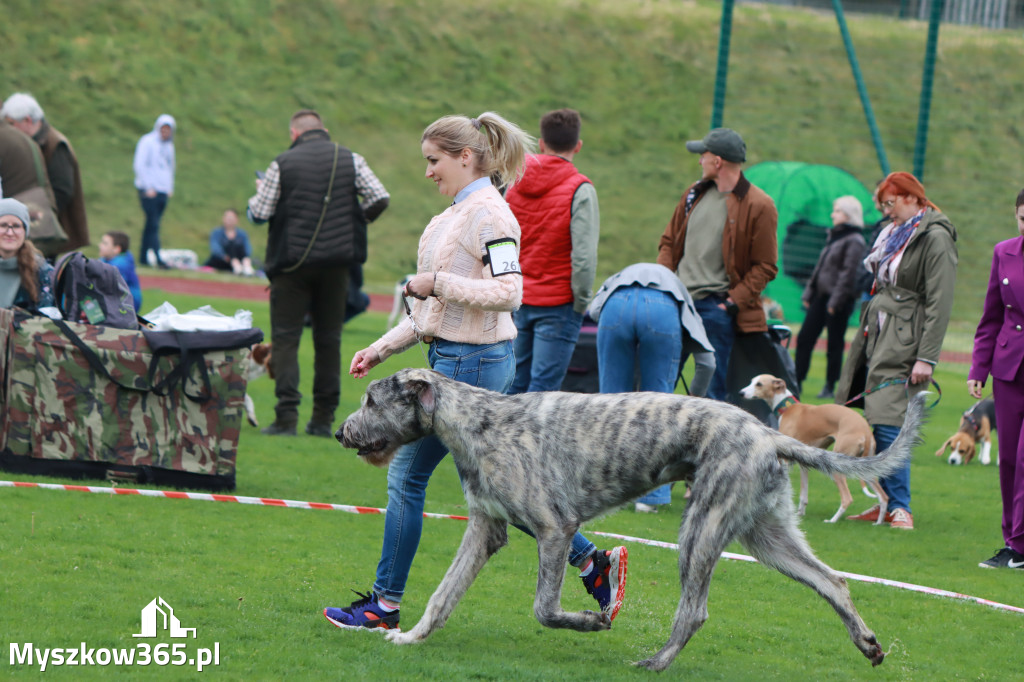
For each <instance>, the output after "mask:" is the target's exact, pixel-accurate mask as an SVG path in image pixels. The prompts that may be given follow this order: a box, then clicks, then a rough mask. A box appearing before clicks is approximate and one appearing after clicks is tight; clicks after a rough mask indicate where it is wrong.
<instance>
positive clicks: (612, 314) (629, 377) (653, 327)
mask: <svg viewBox="0 0 1024 682" xmlns="http://www.w3.org/2000/svg"><path fill="white" fill-rule="evenodd" d="M682 352H683V327H682V324H681V323H680V321H679V303H678V302H677V301H676V300H675V299H674V298H673V297H672V296H671V295H670V294H667V293H665V292H664V291H658V290H657V289H648V288H646V287H642V286H640V285H638V284H635V285H633V286H630V287H623V288H621V289H616V290H615V291H614V292H613V293H612V294H611V296H609V297H608V300H607V301H606V302H605V304H604V307H603V308H602V309H601V317H600V319H599V320H598V323H597V366H598V370H599V382H600V386H601V393H625V392H627V391H633V390H640V391H657V392H659V393H672V392H673V391H675V385H676V376H677V375H678V374H679V358H680V357H681V356H682ZM637 367H639V370H640V383H639V386H637V385H636V383H635V374H634V373H635V371H636V368H637ZM671 490H672V489H671V487H670V486H669V485H663V486H659V487H658V488H655V489H654V490H652V491H651V492H649V493H647V494H646V495H644V496H643V497H641V498H640V499H639V500H638V502H642V503H644V504H651V505H654V504H668V503H669V502H670V501H671V494H670V493H671Z"/></svg>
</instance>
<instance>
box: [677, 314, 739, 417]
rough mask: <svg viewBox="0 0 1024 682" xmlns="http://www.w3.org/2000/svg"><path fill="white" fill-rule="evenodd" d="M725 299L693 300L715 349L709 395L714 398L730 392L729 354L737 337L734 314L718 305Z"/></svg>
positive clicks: (723, 398)
mask: <svg viewBox="0 0 1024 682" xmlns="http://www.w3.org/2000/svg"><path fill="white" fill-rule="evenodd" d="M724 301H725V299H724V298H719V297H717V296H708V297H706V298H702V299H700V300H699V301H694V302H693V306H694V307H695V308H696V309H697V314H698V315H700V319H701V321H703V322H704V331H705V332H707V335H708V341H710V342H711V347H712V348H713V349H714V350H715V363H716V365H715V375H714V376H713V377H711V385H710V386H709V387H708V395H707V397H708V398H712V399H714V400H725V399H726V396H728V394H729V389H728V385H727V381H728V377H729V354H730V353H732V343H733V340H735V338H736V331H735V329H734V327H733V320H732V316H731V315H729V313H727V312H726V311H724V310H722V309H721V308H719V307H718V304H719V303H722V302H724ZM687 357H688V356H687ZM683 363H684V364H685V363H686V358H683Z"/></svg>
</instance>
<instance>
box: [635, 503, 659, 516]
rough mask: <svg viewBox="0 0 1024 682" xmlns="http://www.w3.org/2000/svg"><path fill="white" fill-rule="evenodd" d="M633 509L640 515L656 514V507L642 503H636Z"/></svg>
mask: <svg viewBox="0 0 1024 682" xmlns="http://www.w3.org/2000/svg"><path fill="white" fill-rule="evenodd" d="M634 509H636V511H638V512H640V513H641V514H656V513H657V512H658V507H657V506H656V505H653V504H644V503H643V502H637V503H636V506H635V507H634Z"/></svg>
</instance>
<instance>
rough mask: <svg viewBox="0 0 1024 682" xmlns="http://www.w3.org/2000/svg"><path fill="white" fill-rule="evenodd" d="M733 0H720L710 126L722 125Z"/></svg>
mask: <svg viewBox="0 0 1024 682" xmlns="http://www.w3.org/2000/svg"><path fill="white" fill-rule="evenodd" d="M733 4H734V0H722V22H721V24H720V25H719V30H718V69H717V72H716V73H715V99H714V104H713V105H712V110H711V127H712V128H721V127H722V112H723V111H724V110H725V81H726V78H727V77H728V75H729V40H730V39H731V37H732V8H733Z"/></svg>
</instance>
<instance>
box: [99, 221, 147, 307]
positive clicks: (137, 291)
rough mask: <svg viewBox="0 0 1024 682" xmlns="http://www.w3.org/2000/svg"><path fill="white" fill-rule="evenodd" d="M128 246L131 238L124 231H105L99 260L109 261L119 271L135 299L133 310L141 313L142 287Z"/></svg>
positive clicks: (101, 240)
mask: <svg viewBox="0 0 1024 682" xmlns="http://www.w3.org/2000/svg"><path fill="white" fill-rule="evenodd" d="M130 246H131V240H130V238H129V237H128V235H126V234H125V233H124V232H118V231H116V230H113V231H110V232H107V233H105V234H104V235H103V237H102V238H101V239H100V247H99V248H100V260H101V261H103V262H104V263H110V264H111V265H113V266H115V267H116V268H117V269H118V271H120V273H121V276H122V277H124V281H125V284H127V285H128V290H129V291H131V292H132V298H133V299H134V300H135V312H137V313H141V312H142V287H141V286H140V285H139V276H138V275H137V274H136V273H135V257H134V256H132V254H131V251H129V250H128V249H129V248H130Z"/></svg>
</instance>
